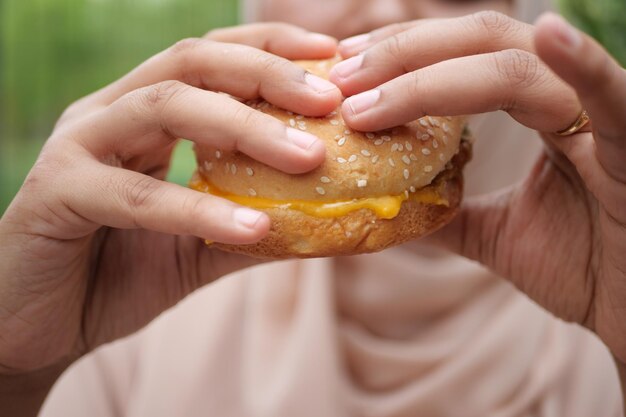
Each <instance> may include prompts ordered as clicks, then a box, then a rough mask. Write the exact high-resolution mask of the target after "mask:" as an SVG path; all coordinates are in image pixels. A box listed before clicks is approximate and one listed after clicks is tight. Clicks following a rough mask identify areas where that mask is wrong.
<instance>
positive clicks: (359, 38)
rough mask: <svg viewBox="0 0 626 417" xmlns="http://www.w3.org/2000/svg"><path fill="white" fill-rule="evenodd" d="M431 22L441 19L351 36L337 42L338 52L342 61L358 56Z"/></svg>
mask: <svg viewBox="0 0 626 417" xmlns="http://www.w3.org/2000/svg"><path fill="white" fill-rule="evenodd" d="M432 20H438V21H441V20H443V19H424V20H414V21H411V22H401V23H394V24H391V25H388V26H385V27H382V28H379V29H376V30H373V31H371V32H369V33H363V34H361V35H356V36H351V37H349V38H346V39H344V40H342V41H341V42H339V46H338V51H339V54H340V55H341V57H342V58H343V59H348V58H350V57H353V56H354V55H357V54H360V53H361V52H363V51H365V50H366V49H367V48H369V47H371V46H373V45H375V44H377V43H378V42H381V41H383V40H385V39H387V38H389V37H390V36H393V35H396V34H398V33H401V32H404V31H405V30H409V29H411V28H413V27H415V26H417V25H419V24H423V23H424V22H430V21H432Z"/></svg>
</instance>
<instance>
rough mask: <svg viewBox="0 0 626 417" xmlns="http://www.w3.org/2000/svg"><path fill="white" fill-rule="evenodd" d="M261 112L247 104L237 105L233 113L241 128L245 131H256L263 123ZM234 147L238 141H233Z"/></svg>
mask: <svg viewBox="0 0 626 417" xmlns="http://www.w3.org/2000/svg"><path fill="white" fill-rule="evenodd" d="M261 119H262V118H261V117H260V116H259V114H258V113H257V112H256V111H254V110H252V109H250V108H248V107H245V106H237V107H236V108H235V110H234V113H233V120H234V121H235V123H236V124H237V125H238V126H239V127H240V128H241V131H243V132H255V131H257V129H259V127H260V126H262V125H263V120H261ZM232 146H233V147H234V148H236V147H237V143H233V145H232Z"/></svg>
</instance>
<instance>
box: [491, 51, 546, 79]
mask: <svg viewBox="0 0 626 417" xmlns="http://www.w3.org/2000/svg"><path fill="white" fill-rule="evenodd" d="M493 59H494V66H495V69H496V72H497V75H498V76H499V77H500V78H501V79H503V80H504V81H505V82H506V83H507V84H508V85H509V86H510V87H512V88H527V87H530V86H532V85H534V84H536V83H537V81H538V80H539V79H540V78H541V77H542V76H543V75H544V73H545V70H542V66H541V65H540V64H539V60H538V59H537V57H536V56H534V55H533V54H531V53H529V52H526V51H523V50H519V49H507V50H504V51H498V52H496V53H494V54H493Z"/></svg>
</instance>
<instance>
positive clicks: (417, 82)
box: [406, 71, 428, 113]
mask: <svg viewBox="0 0 626 417" xmlns="http://www.w3.org/2000/svg"><path fill="white" fill-rule="evenodd" d="M427 80H428V77H427V76H425V74H420V73H419V72H418V71H413V72H411V73H409V75H408V83H407V84H406V94H407V95H408V97H409V100H410V102H411V106H418V107H420V106H421V105H420V103H423V100H420V99H419V98H420V97H423V96H424V95H428V93H427V92H426V91H425V90H426V86H427V85H428V81H427ZM420 112H421V113H423V112H424V109H423V108H422V109H420Z"/></svg>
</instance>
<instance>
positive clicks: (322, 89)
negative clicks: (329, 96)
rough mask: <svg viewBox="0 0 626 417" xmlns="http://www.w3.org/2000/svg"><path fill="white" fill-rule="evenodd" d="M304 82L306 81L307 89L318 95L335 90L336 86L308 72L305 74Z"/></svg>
mask: <svg viewBox="0 0 626 417" xmlns="http://www.w3.org/2000/svg"><path fill="white" fill-rule="evenodd" d="M304 81H306V83H307V84H308V85H309V87H311V88H312V89H314V90H315V91H317V92H318V93H326V92H328V91H332V90H336V89H337V86H336V85H335V84H333V83H331V82H330V81H327V80H325V79H323V78H320V77H318V76H317V75H313V74H311V73H310V72H307V74H306V75H305V76H304Z"/></svg>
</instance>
